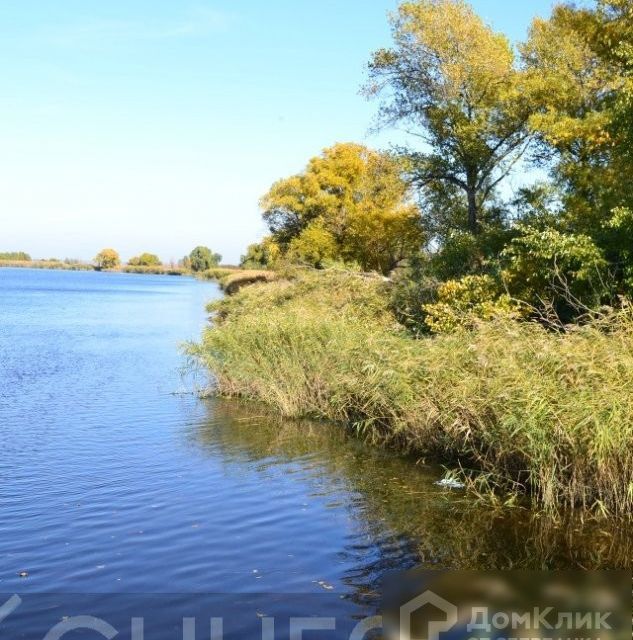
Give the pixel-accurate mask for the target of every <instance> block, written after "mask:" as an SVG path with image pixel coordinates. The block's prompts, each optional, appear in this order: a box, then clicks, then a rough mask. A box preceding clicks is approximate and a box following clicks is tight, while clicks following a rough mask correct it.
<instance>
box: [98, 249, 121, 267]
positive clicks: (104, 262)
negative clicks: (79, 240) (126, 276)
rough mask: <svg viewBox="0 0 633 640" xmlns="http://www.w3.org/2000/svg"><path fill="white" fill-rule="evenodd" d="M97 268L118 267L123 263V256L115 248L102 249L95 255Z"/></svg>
mask: <svg viewBox="0 0 633 640" xmlns="http://www.w3.org/2000/svg"><path fill="white" fill-rule="evenodd" d="M94 261H95V265H96V267H97V269H99V270H102V269H116V268H117V267H118V266H119V265H120V264H121V258H120V257H119V254H118V253H117V252H116V251H115V250H114V249H102V250H101V251H99V253H98V254H97V255H96V256H95V260H94Z"/></svg>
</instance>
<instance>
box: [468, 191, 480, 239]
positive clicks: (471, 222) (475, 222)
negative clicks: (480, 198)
mask: <svg viewBox="0 0 633 640" xmlns="http://www.w3.org/2000/svg"><path fill="white" fill-rule="evenodd" d="M466 195H467V196H468V230H469V231H470V232H471V233H472V234H473V235H477V234H478V233H479V219H478V216H477V213H478V211H477V194H476V192H475V189H468V190H467V191H466Z"/></svg>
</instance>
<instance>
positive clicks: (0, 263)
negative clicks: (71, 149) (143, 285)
mask: <svg viewBox="0 0 633 640" xmlns="http://www.w3.org/2000/svg"><path fill="white" fill-rule="evenodd" d="M1 268H9V269H54V270H56V271H101V269H98V268H97V267H96V266H95V265H94V264H91V263H89V262H80V261H76V260H70V261H65V260H0V269H1ZM104 271H112V272H116V273H146V274H151V275H168V276H183V275H191V272H190V271H188V270H187V269H181V268H180V267H172V266H162V265H161V266H154V267H146V266H134V265H122V266H120V267H117V268H115V269H105V270H104Z"/></svg>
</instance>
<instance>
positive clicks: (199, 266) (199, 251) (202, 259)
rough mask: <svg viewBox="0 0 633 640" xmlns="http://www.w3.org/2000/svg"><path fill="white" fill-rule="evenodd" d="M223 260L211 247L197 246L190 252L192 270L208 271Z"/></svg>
mask: <svg viewBox="0 0 633 640" xmlns="http://www.w3.org/2000/svg"><path fill="white" fill-rule="evenodd" d="M220 260H222V256H221V255H220V254H219V253H213V252H212V251H211V249H209V247H202V246H199V247H196V248H195V249H194V250H193V251H192V252H191V253H190V254H189V265H190V267H191V270H192V271H206V270H207V269H211V268H212V267H217V266H218V264H220Z"/></svg>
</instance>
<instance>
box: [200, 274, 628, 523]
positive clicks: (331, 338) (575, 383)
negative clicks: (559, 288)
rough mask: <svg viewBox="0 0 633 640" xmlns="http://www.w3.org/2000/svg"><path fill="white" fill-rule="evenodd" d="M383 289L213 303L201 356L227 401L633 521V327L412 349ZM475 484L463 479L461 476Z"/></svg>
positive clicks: (557, 507) (516, 334)
mask: <svg viewBox="0 0 633 640" xmlns="http://www.w3.org/2000/svg"><path fill="white" fill-rule="evenodd" d="M386 286H388V285H386V284H385V283H382V282H381V281H380V280H373V279H369V278H366V277H362V276H360V275H357V274H356V275H355V274H344V273H328V274H316V273H306V274H302V275H300V276H298V277H295V278H294V279H291V280H285V279H284V280H280V281H277V282H272V283H267V284H257V285H254V286H252V287H246V288H244V289H242V290H240V291H239V292H238V293H237V294H236V295H234V296H230V297H227V298H225V299H223V300H221V301H219V302H216V303H214V304H213V305H212V306H211V311H213V312H214V313H215V318H214V323H213V326H212V327H210V328H208V329H207V330H206V332H205V334H204V337H203V341H202V343H201V344H200V345H197V346H195V347H192V353H193V355H194V356H195V357H196V358H198V359H199V360H200V361H201V362H202V363H204V364H205V365H206V366H207V367H208V368H210V369H211V370H212V371H213V373H214V374H215V377H216V381H217V391H218V392H219V393H221V394H224V395H229V396H240V397H246V398H252V399H257V400H262V401H264V402H267V403H268V404H270V405H272V406H273V407H275V408H276V409H277V410H278V411H279V412H281V413H282V414H283V415H285V416H290V417H300V416H312V417H319V418H327V419H331V420H335V421H338V422H341V423H344V424H346V425H349V426H350V427H352V428H353V429H355V430H356V431H358V432H359V433H360V434H361V435H363V436H364V437H366V438H368V439H369V440H371V441H373V442H376V443H386V444H390V445H393V446H397V447H399V448H403V449H409V450H414V451H417V452H422V453H425V454H431V455H433V456H435V457H437V458H439V459H441V460H445V461H451V462H452V463H453V464H454V465H455V467H456V468H462V469H472V470H473V473H474V475H473V478H475V480H474V482H475V483H476V484H475V485H474V486H476V487H479V490H480V491H481V490H482V489H481V487H482V486H485V487H494V488H495V489H496V490H498V489H503V490H505V491H510V492H512V493H518V492H526V493H528V494H530V495H531V496H532V497H533V500H534V501H535V502H536V503H537V504H538V505H539V506H540V507H542V508H544V509H546V510H548V511H550V512H557V511H561V510H563V509H565V508H567V507H571V506H577V507H581V508H582V509H583V511H587V512H589V511H591V512H599V513H603V514H612V515H626V516H630V515H631V514H633V404H632V403H631V395H632V393H633V318H632V317H631V314H630V312H628V311H625V312H622V313H620V314H617V315H613V316H611V317H609V318H607V319H603V320H600V321H596V322H593V323H588V324H586V325H584V326H582V327H576V328H573V329H571V330H569V331H567V332H559V333H554V332H551V331H548V330H546V329H545V328H543V327H542V326H540V325H538V324H532V323H525V322H523V323H519V322H516V321H512V320H507V319H506V320H503V319H499V320H494V321H490V322H486V323H482V324H481V325H479V326H478V327H477V328H476V329H474V330H469V331H466V330H464V331H459V332H457V333H453V334H450V335H442V336H437V337H429V338H423V339H419V340H415V339H412V338H411V337H410V335H409V334H407V333H406V332H405V331H404V330H403V329H402V328H401V327H400V325H398V323H397V322H396V321H395V318H394V316H393V315H392V313H391V312H390V310H389V307H388V296H387V295H386V292H385V287H386ZM465 473H466V474H468V473H470V472H465Z"/></svg>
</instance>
